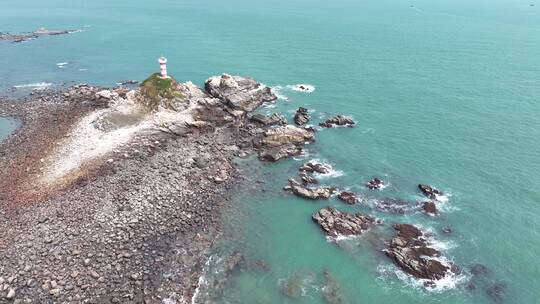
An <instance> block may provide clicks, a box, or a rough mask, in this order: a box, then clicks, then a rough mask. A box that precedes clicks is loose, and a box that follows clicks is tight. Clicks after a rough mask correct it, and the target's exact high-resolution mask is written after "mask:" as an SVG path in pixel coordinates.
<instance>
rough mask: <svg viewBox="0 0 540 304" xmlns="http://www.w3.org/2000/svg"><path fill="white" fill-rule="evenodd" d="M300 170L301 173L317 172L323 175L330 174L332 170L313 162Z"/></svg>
mask: <svg viewBox="0 0 540 304" xmlns="http://www.w3.org/2000/svg"><path fill="white" fill-rule="evenodd" d="M298 170H299V171H300V172H308V173H314V172H317V173H321V174H327V173H329V172H330V168H329V167H328V166H327V165H325V164H321V163H317V162H312V161H310V162H307V163H305V164H303V165H302V167H300V168H299V169H298Z"/></svg>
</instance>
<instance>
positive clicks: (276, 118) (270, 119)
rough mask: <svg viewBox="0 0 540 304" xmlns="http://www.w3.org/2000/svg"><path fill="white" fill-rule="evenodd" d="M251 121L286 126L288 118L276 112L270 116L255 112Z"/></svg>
mask: <svg viewBox="0 0 540 304" xmlns="http://www.w3.org/2000/svg"><path fill="white" fill-rule="evenodd" d="M249 120H250V121H252V122H255V123H258V124H260V125H262V126H265V127H266V126H273V125H279V126H284V125H286V124H287V119H285V117H283V115H281V114H277V113H274V114H272V115H270V116H267V115H264V114H259V113H258V114H253V115H252V116H251V117H250V118H249Z"/></svg>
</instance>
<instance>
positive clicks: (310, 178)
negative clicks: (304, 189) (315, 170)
mask: <svg viewBox="0 0 540 304" xmlns="http://www.w3.org/2000/svg"><path fill="white" fill-rule="evenodd" d="M299 176H300V179H301V180H302V183H303V184H304V185H307V184H318V183H319V181H318V180H317V179H316V178H315V177H313V176H311V175H308V174H307V173H305V172H300V174H299Z"/></svg>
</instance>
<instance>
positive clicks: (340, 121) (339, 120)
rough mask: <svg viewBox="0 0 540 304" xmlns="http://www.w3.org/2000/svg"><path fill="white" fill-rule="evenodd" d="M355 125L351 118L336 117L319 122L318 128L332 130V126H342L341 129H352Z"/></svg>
mask: <svg viewBox="0 0 540 304" xmlns="http://www.w3.org/2000/svg"><path fill="white" fill-rule="evenodd" d="M355 124H356V123H355V122H354V120H353V119H352V118H351V117H348V116H342V115H337V116H334V117H332V118H330V119H327V120H326V121H325V122H321V123H320V124H319V126H321V127H323V128H332V127H334V126H343V127H349V128H352V127H354V125H355Z"/></svg>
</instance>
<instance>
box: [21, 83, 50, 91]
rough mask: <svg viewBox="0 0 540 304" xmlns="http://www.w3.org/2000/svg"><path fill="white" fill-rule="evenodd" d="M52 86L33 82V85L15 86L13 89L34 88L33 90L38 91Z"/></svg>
mask: <svg viewBox="0 0 540 304" xmlns="http://www.w3.org/2000/svg"><path fill="white" fill-rule="evenodd" d="M52 85H53V84H52V83H49V82H35V83H28V84H19V85H15V86H13V87H14V88H17V89H23V88H34V89H37V90H39V89H45V88H48V87H50V86H52Z"/></svg>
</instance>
